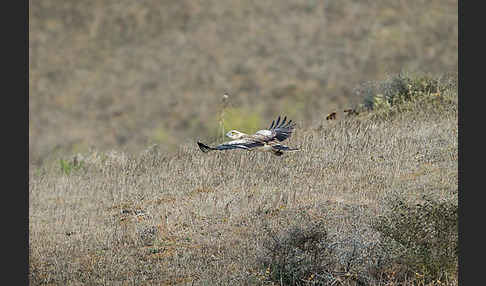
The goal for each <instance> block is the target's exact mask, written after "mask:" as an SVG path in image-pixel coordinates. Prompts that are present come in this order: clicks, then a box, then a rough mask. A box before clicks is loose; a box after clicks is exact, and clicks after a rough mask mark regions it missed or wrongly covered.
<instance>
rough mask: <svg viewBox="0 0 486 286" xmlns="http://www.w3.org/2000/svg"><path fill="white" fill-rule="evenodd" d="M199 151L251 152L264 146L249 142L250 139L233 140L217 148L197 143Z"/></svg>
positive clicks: (253, 141)
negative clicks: (240, 150) (232, 150)
mask: <svg viewBox="0 0 486 286" xmlns="http://www.w3.org/2000/svg"><path fill="white" fill-rule="evenodd" d="M197 145H198V146H199V149H201V151H203V152H204V153H206V152H209V151H212V150H220V151H221V150H230V149H244V150H251V149H253V148H255V147H261V146H263V145H264V143H263V142H259V141H255V140H248V139H240V140H233V141H228V142H225V143H223V144H219V145H217V146H214V147H211V146H208V145H206V144H203V143H201V142H197Z"/></svg>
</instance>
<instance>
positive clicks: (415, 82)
mask: <svg viewBox="0 0 486 286" xmlns="http://www.w3.org/2000/svg"><path fill="white" fill-rule="evenodd" d="M456 87H457V77H453V76H451V75H446V76H441V77H433V76H429V75H421V74H408V73H399V74H397V75H393V76H391V77H389V78H388V79H386V80H384V81H380V82H369V83H366V84H364V85H362V86H360V87H359V88H358V89H357V90H356V91H355V92H356V93H357V94H358V95H360V96H363V97H364V102H363V105H364V107H366V108H368V109H380V108H391V107H394V106H397V105H400V104H403V103H406V102H410V101H414V100H417V99H421V98H423V97H426V96H430V95H436V96H440V95H441V94H442V93H443V92H445V91H448V90H451V89H454V88H456Z"/></svg>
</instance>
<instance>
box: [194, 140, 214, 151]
mask: <svg viewBox="0 0 486 286" xmlns="http://www.w3.org/2000/svg"><path fill="white" fill-rule="evenodd" d="M197 145H198V146H199V149H201V151H203V153H207V152H209V151H211V150H212V149H211V147H209V146H208V145H205V144H203V143H201V142H199V141H197Z"/></svg>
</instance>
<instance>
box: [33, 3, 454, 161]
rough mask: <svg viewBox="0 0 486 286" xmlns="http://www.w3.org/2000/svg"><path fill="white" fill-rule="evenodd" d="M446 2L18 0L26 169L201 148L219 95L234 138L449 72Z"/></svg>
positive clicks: (450, 8) (450, 20) (212, 126)
mask: <svg viewBox="0 0 486 286" xmlns="http://www.w3.org/2000/svg"><path fill="white" fill-rule="evenodd" d="M457 3H458V1H457V0H445V1H444V0H430V1H423V0H413V1H388V0H373V1H371V0H366V1H365V0H363V1H275V0H273V1H223V2H222V1H217V0H207V1H193V0H179V1H159V0H145V1H131V0H117V1H109V0H108V1H96V0H95V1H93V0H91V1H90V0H86V1H64V0H43V1H36V0H30V1H29V45H28V46H29V138H30V140H29V160H30V162H31V163H32V164H36V165H40V164H42V163H43V162H44V161H45V160H46V159H48V158H49V157H50V156H54V157H55V156H58V155H59V154H63V153H64V154H69V153H72V152H87V151H88V150H89V148H95V149H96V150H101V151H106V150H110V149H117V150H123V151H124V152H130V153H132V154H136V153H138V152H140V151H141V150H144V149H145V148H147V146H150V145H152V144H159V145H160V148H161V150H162V151H169V150H172V151H174V150H175V149H176V148H177V147H178V145H179V143H180V142H181V141H182V140H185V139H186V138H190V139H191V140H194V139H196V138H203V139H207V140H210V139H213V138H214V137H215V135H216V134H217V130H218V119H219V118H218V116H219V110H220V105H221V102H220V100H221V96H222V95H223V93H224V92H228V93H230V95H231V96H232V97H231V98H232V102H233V104H234V105H235V106H236V107H237V108H238V110H236V114H237V115H239V114H246V115H249V114H250V113H251V115H252V116H253V117H254V118H255V120H254V121H252V124H248V125H244V127H255V128H257V127H258V125H259V124H264V125H266V124H267V122H268V121H271V120H272V119H273V117H275V114H276V113H278V112H285V113H286V114H288V115H290V116H291V117H292V118H294V119H295V120H297V121H299V122H303V123H305V124H310V123H313V122H316V121H318V120H319V116H320V114H321V113H329V112H331V111H333V110H334V109H337V108H339V109H341V108H343V107H346V106H348V105H350V103H353V100H355V98H354V93H353V87H355V86H356V85H358V84H359V83H361V82H365V81H370V80H380V79H383V78H384V77H385V76H386V75H387V74H395V73H399V72H401V71H402V70H407V71H423V72H432V73H442V72H444V71H457V67H458V53H457V51H458V4H457ZM235 117H237V116H235Z"/></svg>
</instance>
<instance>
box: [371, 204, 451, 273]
mask: <svg viewBox="0 0 486 286" xmlns="http://www.w3.org/2000/svg"><path fill="white" fill-rule="evenodd" d="M424 200H425V201H424V202H423V203H419V204H416V205H415V206H411V205H408V204H406V203H404V202H403V200H400V199H397V200H394V201H393V202H392V203H391V209H390V211H389V213H387V214H386V215H383V216H380V217H379V218H378V220H377V222H376V223H375V224H374V228H375V229H376V230H378V231H379V232H381V234H382V235H383V236H384V238H385V244H386V247H387V248H389V249H390V251H391V253H393V254H394V255H396V256H395V257H396V259H397V260H396V263H398V264H402V265H403V266H405V267H406V268H408V270H409V272H410V274H411V275H413V276H415V279H417V280H419V281H422V282H425V283H431V282H437V281H444V279H446V277H455V276H456V273H457V272H456V271H457V255H458V248H457V242H458V232H457V230H458V229H457V218H458V217H457V205H456V204H454V203H451V202H438V201H434V200H432V199H430V198H427V197H425V198H424Z"/></svg>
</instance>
